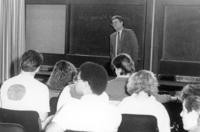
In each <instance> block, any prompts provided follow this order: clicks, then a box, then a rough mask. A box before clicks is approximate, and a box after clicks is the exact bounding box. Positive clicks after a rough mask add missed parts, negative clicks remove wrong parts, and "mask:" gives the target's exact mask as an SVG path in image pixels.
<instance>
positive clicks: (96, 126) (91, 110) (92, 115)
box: [53, 94, 121, 132]
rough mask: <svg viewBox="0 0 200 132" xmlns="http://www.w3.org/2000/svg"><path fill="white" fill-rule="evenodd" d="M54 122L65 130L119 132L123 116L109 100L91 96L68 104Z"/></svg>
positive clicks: (57, 114) (59, 112) (58, 113)
mask: <svg viewBox="0 0 200 132" xmlns="http://www.w3.org/2000/svg"><path fill="white" fill-rule="evenodd" d="M53 122H55V123H56V124H57V125H58V126H59V127H60V128H61V129H63V130H67V129H68V130H77V131H92V132H117V130H118V127H119V125H120V123H121V114H120V112H119V111H118V109H117V108H116V107H115V106H112V105H110V104H109V101H108V100H107V101H106V100H105V99H103V98H102V97H100V96H97V95H92V94H91V95H85V96H83V97H82V98H81V99H80V100H79V101H76V102H73V103H70V102H68V103H66V104H65V105H64V106H63V107H62V108H61V109H60V110H59V111H58V112H57V113H56V115H55V117H54V119H53Z"/></svg>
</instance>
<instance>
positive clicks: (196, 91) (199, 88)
mask: <svg viewBox="0 0 200 132" xmlns="http://www.w3.org/2000/svg"><path fill="white" fill-rule="evenodd" d="M191 95H192V96H200V84H187V85H186V86H184V87H183V89H182V91H181V99H182V100H184V99H185V98H187V97H188V96H191Z"/></svg>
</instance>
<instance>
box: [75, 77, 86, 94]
mask: <svg viewBox="0 0 200 132" xmlns="http://www.w3.org/2000/svg"><path fill="white" fill-rule="evenodd" d="M84 86H85V82H84V81H83V80H82V79H81V77H80V73H79V74H78V76H77V80H76V87H75V88H76V92H77V93H78V94H81V95H82V94H83V89H84V88H85V87H84Z"/></svg>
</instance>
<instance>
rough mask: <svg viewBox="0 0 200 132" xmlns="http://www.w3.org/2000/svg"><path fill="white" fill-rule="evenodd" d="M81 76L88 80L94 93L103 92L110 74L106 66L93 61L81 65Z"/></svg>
mask: <svg viewBox="0 0 200 132" xmlns="http://www.w3.org/2000/svg"><path fill="white" fill-rule="evenodd" d="M79 70H80V78H81V79H82V80H83V81H88V83H89V85H90V87H91V90H92V92H93V93H94V94H97V95H100V94H102V93H103V92H104V91H105V89H106V87H107V80H108V75H107V72H106V70H105V68H104V67H103V66H101V65H99V64H96V63H93V62H85V63H83V64H82V65H81V66H80V69H79Z"/></svg>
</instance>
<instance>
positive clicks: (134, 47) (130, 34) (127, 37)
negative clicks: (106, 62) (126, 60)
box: [110, 28, 138, 65]
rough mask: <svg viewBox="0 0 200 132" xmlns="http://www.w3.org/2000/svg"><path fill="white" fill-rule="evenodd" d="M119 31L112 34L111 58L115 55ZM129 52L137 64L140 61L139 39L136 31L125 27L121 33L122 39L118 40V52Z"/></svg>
mask: <svg viewBox="0 0 200 132" xmlns="http://www.w3.org/2000/svg"><path fill="white" fill-rule="evenodd" d="M116 36H117V32H114V33H112V34H111V35H110V56H111V59H113V57H115V46H116ZM119 53H127V54H129V55H130V56H131V57H132V59H133V60H134V62H135V63H136V65H137V62H138V40H137V37H136V35H135V32H134V31H133V30H131V29H127V28H124V29H123V30H122V33H121V40H119V42H118V54H119Z"/></svg>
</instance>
